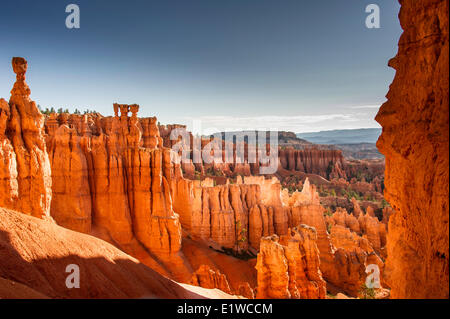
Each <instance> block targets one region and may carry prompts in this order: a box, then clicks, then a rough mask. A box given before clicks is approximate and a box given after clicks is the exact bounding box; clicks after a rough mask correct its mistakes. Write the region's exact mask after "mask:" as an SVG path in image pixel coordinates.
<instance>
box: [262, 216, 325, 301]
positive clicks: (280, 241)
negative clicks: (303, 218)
mask: <svg viewBox="0 0 450 319" xmlns="http://www.w3.org/2000/svg"><path fill="white" fill-rule="evenodd" d="M316 240H317V234H316V231H315V229H314V228H312V227H308V226H306V225H299V226H298V227H297V228H293V229H292V230H289V233H288V234H287V235H282V236H280V237H279V236H277V235H273V236H271V237H264V238H262V239H261V247H260V252H259V254H258V261H257V264H256V269H257V271H258V287H257V295H256V298H293V299H299V298H301V299H323V298H325V294H326V283H325V281H324V280H323V278H322V274H321V272H320V269H319V265H320V259H319V250H318V248H317V245H316Z"/></svg>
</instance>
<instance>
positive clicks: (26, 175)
mask: <svg viewBox="0 0 450 319" xmlns="http://www.w3.org/2000/svg"><path fill="white" fill-rule="evenodd" d="M12 67H13V71H14V73H15V74H16V82H15V83H14V87H13V89H12V90H11V98H10V99H9V103H8V102H6V101H5V100H4V99H0V189H1V192H0V206H1V207H7V208H11V209H16V210H19V211H21V212H23V213H25V214H28V215H32V216H36V217H44V216H49V215H50V202H51V196H52V189H51V187H52V181H51V170H50V161H49V158H48V154H47V150H46V145H45V139H44V136H43V126H44V116H43V115H42V114H41V112H40V111H39V109H38V107H37V106H36V103H35V102H34V101H32V100H31V99H30V94H31V90H30V88H29V87H28V85H27V83H26V82H25V74H26V72H27V68H28V65H27V61H26V60H25V59H23V58H13V59H12Z"/></svg>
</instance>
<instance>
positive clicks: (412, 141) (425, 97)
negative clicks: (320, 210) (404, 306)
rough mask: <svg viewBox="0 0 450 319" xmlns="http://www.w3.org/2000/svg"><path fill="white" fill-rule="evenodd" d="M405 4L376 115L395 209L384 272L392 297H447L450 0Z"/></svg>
mask: <svg viewBox="0 0 450 319" xmlns="http://www.w3.org/2000/svg"><path fill="white" fill-rule="evenodd" d="M401 4H402V6H401V9H400V14H399V17H400V23H401V26H402V28H403V30H404V32H403V34H402V35H401V37H400V40H399V47H398V53H397V55H396V56H395V57H394V58H393V59H391V60H390V61H389V66H391V67H392V68H394V69H395V70H396V75H395V78H394V81H393V82H392V84H391V86H390V90H389V92H388V94H387V99H388V101H387V102H386V103H384V104H383V105H382V106H381V108H380V110H379V112H378V114H377V116H376V120H377V121H378V122H379V123H380V124H381V126H382V127H383V133H382V135H381V136H380V138H379V140H378V143H377V146H378V148H379V150H380V152H381V153H383V154H384V155H385V157H386V172H385V174H386V177H385V187H386V188H385V197H386V199H387V200H388V201H389V203H390V204H391V206H392V207H393V208H394V209H395V213H394V214H392V215H391V216H390V220H389V234H388V238H387V255H388V258H387V262H386V271H385V273H386V276H387V281H388V283H389V285H390V286H391V296H392V297H393V298H449V200H448V198H449V197H448V196H449V192H448V191H449V188H448V184H449V170H448V167H449V154H448V147H449V78H448V70H449V44H448V43H449V42H448V30H449V24H448V10H449V2H448V1H446V0H424V1H401ZM418 287H420V289H419V288H418Z"/></svg>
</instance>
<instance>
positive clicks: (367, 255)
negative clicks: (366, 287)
mask: <svg viewBox="0 0 450 319" xmlns="http://www.w3.org/2000/svg"><path fill="white" fill-rule="evenodd" d="M330 238H331V243H332V245H333V247H335V248H336V251H335V252H334V260H335V264H334V266H335V274H334V278H333V279H334V280H333V284H334V285H335V286H337V287H339V288H340V289H342V290H343V291H345V292H346V293H347V294H349V295H351V296H357V295H358V293H359V292H360V289H361V286H362V285H363V284H364V283H365V280H366V277H367V273H366V267H367V266H368V265H370V264H376V265H377V266H378V267H379V270H380V273H381V275H382V274H383V269H384V263H383V261H382V260H381V258H380V257H379V256H378V255H377V254H376V252H375V251H374V249H373V248H372V246H371V244H370V242H369V241H368V240H367V239H366V238H363V237H360V236H358V235H357V234H356V233H354V232H352V231H350V230H349V229H348V228H345V227H343V226H341V225H334V226H333V227H332V228H331V235H330Z"/></svg>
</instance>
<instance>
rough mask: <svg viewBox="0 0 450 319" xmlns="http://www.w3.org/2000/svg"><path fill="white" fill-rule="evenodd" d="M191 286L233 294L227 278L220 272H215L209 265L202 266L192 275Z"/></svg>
mask: <svg viewBox="0 0 450 319" xmlns="http://www.w3.org/2000/svg"><path fill="white" fill-rule="evenodd" d="M191 284H192V285H195V286H200V287H203V288H209V289H214V288H217V289H220V290H222V291H223V292H226V293H227V294H232V292H231V289H230V285H229V284H228V280H227V276H225V275H224V274H222V273H221V272H220V271H219V270H217V269H216V270H213V269H211V267H209V266H208V265H201V266H200V268H199V269H197V271H196V272H195V273H194V274H193V275H192V280H191Z"/></svg>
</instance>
